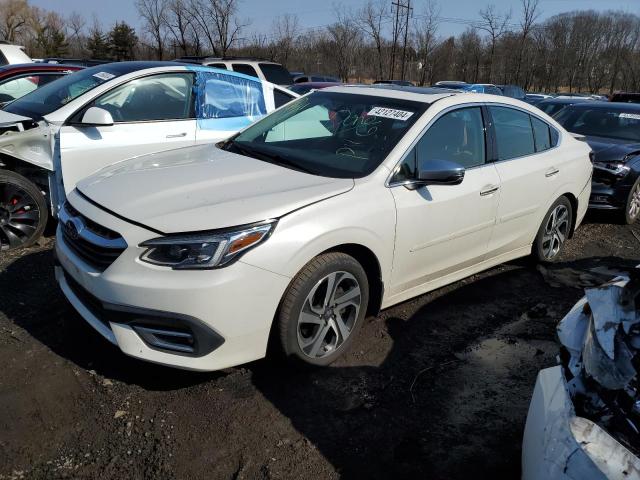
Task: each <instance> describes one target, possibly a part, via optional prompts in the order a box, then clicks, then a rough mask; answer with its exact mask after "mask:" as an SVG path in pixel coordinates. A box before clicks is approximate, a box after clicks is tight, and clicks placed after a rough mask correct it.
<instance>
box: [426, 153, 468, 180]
mask: <svg viewBox="0 0 640 480" xmlns="http://www.w3.org/2000/svg"><path fill="white" fill-rule="evenodd" d="M464 171H465V170H464V167H463V166H462V165H460V164H458V163H456V162H452V161H449V160H438V159H429V160H422V161H421V160H420V159H418V182H420V183H421V184H424V185H459V184H460V183H462V180H463V179H464Z"/></svg>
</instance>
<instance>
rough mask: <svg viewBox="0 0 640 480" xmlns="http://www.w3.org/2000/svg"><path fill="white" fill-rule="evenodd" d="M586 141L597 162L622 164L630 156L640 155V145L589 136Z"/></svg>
mask: <svg viewBox="0 0 640 480" xmlns="http://www.w3.org/2000/svg"><path fill="white" fill-rule="evenodd" d="M585 140H586V141H587V143H588V144H589V146H590V147H591V149H592V150H593V152H594V153H595V161H596V162H613V161H617V162H622V161H625V160H626V159H627V157H628V156H629V155H633V154H640V143H636V142H630V141H628V140H618V139H615V138H605V137H596V136H587V137H585Z"/></svg>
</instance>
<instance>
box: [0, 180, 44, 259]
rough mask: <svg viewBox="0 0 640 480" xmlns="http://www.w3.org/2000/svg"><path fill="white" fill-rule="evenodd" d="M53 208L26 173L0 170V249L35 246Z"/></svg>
mask: <svg viewBox="0 0 640 480" xmlns="http://www.w3.org/2000/svg"><path fill="white" fill-rule="evenodd" d="M48 217H49V211H48V209H47V202H46V200H45V198H44V196H43V195H42V192H41V191H40V190H39V189H38V187H37V186H36V185H35V184H34V183H33V182H31V181H29V180H28V179H26V178H25V177H23V176H22V175H19V174H17V173H15V172H12V171H9V170H0V250H1V251H6V250H14V249H16V248H22V247H28V246H30V245H33V244H34V243H35V242H36V241H37V240H38V238H40V236H41V235H42V232H43V231H44V228H45V226H46V225H47V220H48Z"/></svg>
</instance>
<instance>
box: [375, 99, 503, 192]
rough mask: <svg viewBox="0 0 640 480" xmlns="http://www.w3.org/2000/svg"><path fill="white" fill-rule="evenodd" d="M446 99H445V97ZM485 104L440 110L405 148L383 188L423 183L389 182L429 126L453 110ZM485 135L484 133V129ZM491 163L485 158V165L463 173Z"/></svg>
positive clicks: (483, 165)
mask: <svg viewBox="0 0 640 480" xmlns="http://www.w3.org/2000/svg"><path fill="white" fill-rule="evenodd" d="M445 98H446V97H445ZM484 105H485V104H484V103H483V102H472V103H465V104H459V105H452V106H450V107H447V108H445V109H443V110H441V111H440V112H439V113H438V114H437V115H436V116H435V117H434V118H432V119H431V120H430V121H429V123H427V124H426V125H425V127H424V128H423V129H422V130H421V131H420V133H419V134H418V135H416V138H414V140H413V142H411V145H409V148H407V150H406V151H405V152H404V153H403V154H402V156H401V157H400V160H398V162H396V164H395V165H394V166H393V168H392V169H391V173H390V174H389V176H388V177H387V179H386V180H385V182H384V186H385V187H387V188H392V187H398V186H407V185H415V184H422V183H423V182H420V181H419V180H403V181H401V182H391V179H392V178H393V176H394V175H395V171H396V169H397V168H398V166H399V165H400V164H401V163H402V162H404V161H405V159H406V158H407V156H408V155H409V154H410V153H411V151H412V150H413V149H414V148H415V146H416V145H417V144H418V142H419V141H420V140H421V139H422V137H423V136H424V134H425V133H426V132H427V130H429V128H431V126H432V125H433V124H434V123H435V122H436V121H438V120H440V118H442V117H443V116H444V115H446V114H447V113H450V112H452V111H455V110H462V109H465V108H472V107H479V108H482V107H483V106H484ZM428 111H429V109H427V110H426V111H425V113H426V112H428ZM484 130H485V133H486V128H485V129H484ZM486 143H487V142H486V138H485V150H486V148H487V147H486ZM490 163H492V162H488V161H486V158H485V163H483V164H482V165H476V166H474V167H469V168H465V171H467V170H472V169H474V168H479V167H486V166H487V165H489V164H490Z"/></svg>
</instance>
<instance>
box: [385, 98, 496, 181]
mask: <svg viewBox="0 0 640 480" xmlns="http://www.w3.org/2000/svg"><path fill="white" fill-rule="evenodd" d="M418 159H420V161H425V160H449V161H452V162H456V163H459V164H460V165H462V166H463V167H465V168H471V167H476V166H478V165H483V164H484V163H485V162H486V149H485V136H484V123H483V121H482V111H481V110H480V107H470V108H462V109H459V110H454V111H452V112H449V113H446V114H444V115H443V116H442V117H440V118H439V119H438V120H436V122H435V123H434V124H433V125H431V126H430V127H429V129H428V130H427V131H426V132H425V133H424V135H423V136H422V138H421V139H420V141H419V142H418V144H417V145H416V146H415V147H414V148H413V149H412V150H411V152H409V154H408V155H407V156H406V157H405V159H404V160H403V161H402V162H401V163H400V164H399V165H398V166H397V167H396V171H395V173H394V175H393V177H392V178H391V182H390V183H400V182H405V181H409V180H414V179H415V178H416V177H417V161H418Z"/></svg>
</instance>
